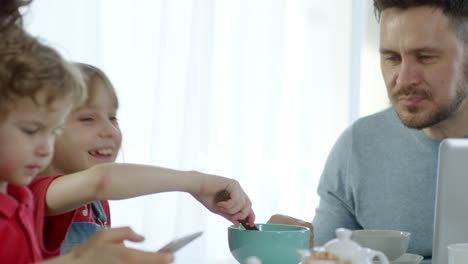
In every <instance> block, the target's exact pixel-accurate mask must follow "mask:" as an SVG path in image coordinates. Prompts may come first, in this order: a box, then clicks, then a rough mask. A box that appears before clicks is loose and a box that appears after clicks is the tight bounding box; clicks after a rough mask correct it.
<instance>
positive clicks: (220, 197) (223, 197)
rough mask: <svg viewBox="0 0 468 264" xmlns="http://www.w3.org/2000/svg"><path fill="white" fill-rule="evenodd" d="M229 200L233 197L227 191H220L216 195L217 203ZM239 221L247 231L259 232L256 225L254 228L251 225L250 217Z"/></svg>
mask: <svg viewBox="0 0 468 264" xmlns="http://www.w3.org/2000/svg"><path fill="white" fill-rule="evenodd" d="M229 199H231V195H230V194H229V193H228V192H227V191H226V190H222V191H219V192H218V193H216V195H215V202H217V203H219V202H224V201H227V200H229ZM237 221H239V223H241V225H242V226H243V227H244V228H245V229H246V230H257V231H258V228H257V227H256V226H255V225H253V226H250V225H249V217H248V216H247V217H246V218H245V219H239V220H237Z"/></svg>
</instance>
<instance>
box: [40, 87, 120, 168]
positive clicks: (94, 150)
mask: <svg viewBox="0 0 468 264" xmlns="http://www.w3.org/2000/svg"><path fill="white" fill-rule="evenodd" d="M93 89H94V90H93V93H92V96H91V98H90V99H89V100H88V101H87V102H86V103H85V104H84V105H83V106H81V107H79V108H78V109H76V110H75V111H73V112H72V113H71V114H70V116H69V118H68V119H67V122H66V125H65V127H64V129H63V132H62V133H61V135H60V136H59V137H58V138H57V142H56V145H55V156H54V159H53V161H52V164H51V166H50V168H49V169H48V170H47V173H48V174H61V173H63V174H70V173H75V172H78V171H81V170H85V169H88V168H90V167H92V166H94V165H96V164H100V163H106V162H114V161H115V159H116V157H117V154H118V151H119V149H120V145H121V143H122V134H121V132H120V128H119V126H118V122H117V118H116V115H117V103H116V102H115V100H114V97H113V96H112V94H111V92H110V91H109V89H110V88H108V87H106V86H105V84H104V83H103V82H102V81H100V80H99V79H98V80H96V81H95V82H94V85H93Z"/></svg>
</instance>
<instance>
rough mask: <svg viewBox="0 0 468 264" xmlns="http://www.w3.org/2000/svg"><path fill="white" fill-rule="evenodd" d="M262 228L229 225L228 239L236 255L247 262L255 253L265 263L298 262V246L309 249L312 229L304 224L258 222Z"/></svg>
mask: <svg viewBox="0 0 468 264" xmlns="http://www.w3.org/2000/svg"><path fill="white" fill-rule="evenodd" d="M255 225H256V226H257V227H258V229H259V230H260V231H253V230H245V229H244V228H243V227H235V226H230V227H229V228H228V242H229V249H230V250H231V253H232V255H233V256H234V258H235V259H236V260H237V261H239V263H242V264H244V262H245V259H246V258H248V257H251V256H255V257H258V258H259V259H260V260H261V261H262V264H297V263H299V262H300V261H301V259H300V257H299V255H298V254H297V250H298V249H308V248H309V240H310V230H309V228H307V227H303V226H294V225H275V224H255Z"/></svg>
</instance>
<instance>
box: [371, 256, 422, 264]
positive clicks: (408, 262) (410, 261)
mask: <svg viewBox="0 0 468 264" xmlns="http://www.w3.org/2000/svg"><path fill="white" fill-rule="evenodd" d="M423 259H424V258H423V257H422V256H420V255H417V254H410V253H406V254H403V256H401V257H399V258H398V259H396V260H394V261H390V264H419V262H421V260H423ZM374 264H380V261H378V260H375V261H374Z"/></svg>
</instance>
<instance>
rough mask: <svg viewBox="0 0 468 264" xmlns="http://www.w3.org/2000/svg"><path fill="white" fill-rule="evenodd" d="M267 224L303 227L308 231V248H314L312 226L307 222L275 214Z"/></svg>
mask: <svg viewBox="0 0 468 264" xmlns="http://www.w3.org/2000/svg"><path fill="white" fill-rule="evenodd" d="M267 223H268V224H283V225H298V226H305V227H308V228H309V229H310V241H309V248H313V247H314V226H313V225H312V224H311V223H310V222H307V221H304V220H301V219H298V218H294V217H292V216H287V215H282V214H275V215H272V216H271V217H270V220H268V222H267Z"/></svg>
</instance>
